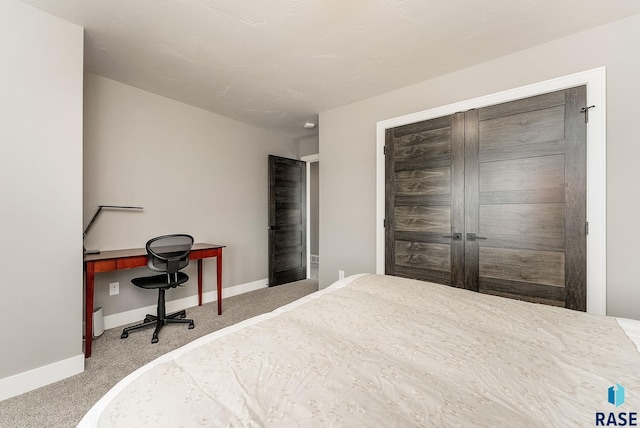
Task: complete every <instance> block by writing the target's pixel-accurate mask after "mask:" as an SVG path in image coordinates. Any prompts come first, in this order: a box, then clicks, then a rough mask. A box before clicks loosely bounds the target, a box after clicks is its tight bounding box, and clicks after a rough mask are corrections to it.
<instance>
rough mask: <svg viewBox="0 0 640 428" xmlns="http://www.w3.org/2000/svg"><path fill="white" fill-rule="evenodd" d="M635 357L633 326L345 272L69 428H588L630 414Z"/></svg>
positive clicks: (180, 355)
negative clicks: (613, 394) (613, 395)
mask: <svg viewBox="0 0 640 428" xmlns="http://www.w3.org/2000/svg"><path fill="white" fill-rule="evenodd" d="M632 339H635V342H634V341H633V340H632ZM639 349H640V322H638V321H633V320H625V319H622V320H616V319H615V318H612V317H605V316H596V315H591V314H586V313H582V312H576V311H570V310H567V309H563V308H556V307H551V306H544V305H539V304H533V303H527V302H520V301H516V300H510V299H505V298H501V297H496V296H489V295H482V294H479V293H473V292H470V291H467V290H461V289H456V288H452V287H447V286H443V285H439V284H433V283H425V282H422V281H414V280H409V279H403V278H397V277H390V276H384V275H369V274H366V275H356V276H352V277H349V278H346V279H344V280H341V281H338V282H337V283H335V284H333V285H332V286H330V287H328V288H326V289H324V290H321V291H319V292H317V293H314V294H312V295H309V296H306V297H304V298H302V299H300V300H298V301H296V302H294V303H292V304H290V305H287V306H284V307H282V308H279V309H277V310H276V311H274V312H272V313H269V314H264V315H260V316H258V317H255V318H252V319H250V320H246V321H244V322H241V323H239V324H236V325H234V326H230V327H227V328H225V329H223V330H220V331H217V332H214V333H212V334H210V335H208V336H205V337H202V338H200V339H198V340H196V341H194V342H192V343H190V344H188V345H186V346H184V347H182V348H180V349H177V350H175V351H172V352H170V353H168V354H166V355H164V356H162V357H160V358H158V359H157V360H155V361H153V362H151V363H149V364H147V365H145V366H143V367H141V368H140V369H139V370H137V371H135V372H134V373H132V374H131V375H129V376H127V377H126V378H125V379H123V380H122V381H121V382H119V383H118V384H117V385H116V386H114V388H113V389H111V390H110V391H109V392H108V393H107V394H106V395H105V396H104V397H103V398H102V399H101V400H100V401H99V402H98V403H96V405H95V406H94V407H93V408H92V409H91V410H90V411H89V412H88V413H87V414H86V415H85V417H84V418H83V419H82V421H81V422H80V425H79V426H80V427H94V426H98V427H132V426H135V427H176V426H185V427H193V426H205V427H218V426H248V427H258V426H273V427H283V426H284V427H286V426H372V425H375V426H403V427H404V426H439V427H447V426H479V427H502V426H504V427H507V426H509V427H513V426H564V427H566V426H594V424H595V420H596V419H595V418H596V417H597V414H598V413H606V414H607V415H608V414H609V412H622V411H626V412H631V411H636V412H638V411H640V398H638V397H640V376H638V374H639V373H640V352H639ZM620 386H622V387H623V388H624V390H626V391H627V394H626V395H625V400H624V403H623V404H621V406H620V407H617V406H616V405H615V404H611V403H610V402H609V399H610V394H609V390H610V389H612V388H613V390H614V391H621V390H620ZM634 391H635V393H634ZM618 394H620V392H618ZM619 397H621V395H619ZM616 404H620V402H619V401H618V403H616Z"/></svg>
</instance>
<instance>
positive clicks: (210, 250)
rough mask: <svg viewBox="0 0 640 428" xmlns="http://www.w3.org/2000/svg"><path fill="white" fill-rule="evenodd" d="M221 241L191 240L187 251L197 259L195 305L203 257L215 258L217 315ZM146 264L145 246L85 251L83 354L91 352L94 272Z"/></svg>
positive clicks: (220, 275)
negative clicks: (199, 241)
mask: <svg viewBox="0 0 640 428" xmlns="http://www.w3.org/2000/svg"><path fill="white" fill-rule="evenodd" d="M224 247H225V246H224V245H216V244H194V245H193V247H192V248H191V253H190V254H189V260H197V261H198V305H199V306H202V259H206V258H209V257H215V258H216V265H217V272H216V276H217V280H218V281H217V283H218V315H221V314H222V249H223V248H224ZM143 266H147V250H146V249H144V248H132V249H127V250H113V251H102V252H100V253H99V254H85V256H84V270H85V272H86V275H87V277H86V281H85V286H84V287H85V296H86V297H85V321H86V322H85V324H86V328H85V333H84V335H85V345H84V357H85V358H89V357H90V356H91V341H92V339H93V292H94V285H95V274H96V273H100V272H111V271H114V270H122V269H132V268H137V267H143Z"/></svg>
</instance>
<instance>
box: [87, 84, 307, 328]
mask: <svg viewBox="0 0 640 428" xmlns="http://www.w3.org/2000/svg"><path fill="white" fill-rule="evenodd" d="M84 137H85V138H84V224H85V225H86V224H87V223H88V222H89V220H90V219H91V216H92V215H93V212H94V211H95V209H96V207H97V206H98V205H100V204H115V205H140V206H143V207H144V211H143V212H125V211H103V213H102V214H101V216H100V218H99V219H98V221H97V222H96V223H95V226H94V228H93V229H92V230H91V231H90V232H89V234H88V235H87V238H86V239H85V245H86V247H87V248H89V249H101V250H107V249H118V248H131V247H143V246H144V244H145V242H146V241H147V240H148V239H149V238H152V237H154V236H157V235H162V234H166V233H189V234H192V235H193V236H194V237H195V239H196V241H198V242H209V243H214V244H222V245H226V246H227V248H225V249H224V251H223V286H224V287H225V288H228V287H231V286H236V285H241V284H247V283H251V282H255V281H259V280H266V278H267V265H268V257H267V237H268V235H267V214H268V207H267V203H268V201H267V195H268V175H267V157H268V155H269V154H274V155H278V156H284V157H290V158H296V159H297V158H298V143H297V142H296V141H295V140H294V139H291V138H288V137H285V136H282V135H280V134H275V133H269V132H267V131H264V130H263V129H260V128H256V127H253V126H249V125H246V124H243V123H240V122H237V121H234V120H231V119H227V118H225V117H222V116H219V115H216V114H213V113H211V112H208V111H205V110H201V109H199V108H195V107H192V106H189V105H186V104H183V103H180V102H177V101H174V100H171V99H168V98H164V97H161V96H158V95H155V94H152V93H150V92H146V91H143V90H140V89H136V88H133V87H131V86H127V85H124V84H122V83H119V82H115V81H113V80H109V79H106V78H104V77H100V76H96V75H93V74H86V75H85V133H84ZM192 265H193V266H189V268H188V269H189V270H187V273H188V274H190V276H191V277H192V279H191V280H190V281H189V283H187V285H186V286H185V287H182V288H180V289H176V290H172V291H171V292H170V293H168V294H167V300H175V299H177V298H181V297H185V296H192V295H195V294H196V292H197V290H196V288H197V287H196V285H197V283H196V273H195V263H192ZM147 274H148V270H147V269H146V268H140V269H132V270H128V271H119V272H112V273H104V274H98V275H96V287H95V288H96V295H95V298H96V301H95V306H96V307H98V306H102V308H103V311H104V314H105V316H109V315H112V314H114V313H119V312H122V311H128V310H133V309H135V308H139V307H143V306H153V305H155V303H156V299H157V295H156V293H151V292H149V291H148V290H141V289H138V288H136V287H134V286H132V285H131V283H130V280H131V278H132V277H135V276H143V275H147ZM214 278H215V260H214V259H209V260H205V261H204V292H212V291H214V290H215V281H214ZM115 281H118V282H120V294H119V295H117V296H109V295H108V283H109V282H115ZM265 284H266V282H265Z"/></svg>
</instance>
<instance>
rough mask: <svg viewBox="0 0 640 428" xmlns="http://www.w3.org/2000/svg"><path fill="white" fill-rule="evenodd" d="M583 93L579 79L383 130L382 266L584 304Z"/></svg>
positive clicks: (462, 284) (543, 300) (490, 290)
mask: <svg viewBox="0 0 640 428" xmlns="http://www.w3.org/2000/svg"><path fill="white" fill-rule="evenodd" d="M585 104H586V87H584V86H582V87H577V88H571V89H567V90H562V91H556V92H553V93H549V94H542V95H538V96H534V97H530V98H527V99H522V100H517V101H512V102H508V103H503V104H499V105H494V106H488V107H483V108H480V109H473V110H469V111H466V112H463V113H456V114H455V115H452V116H447V117H442V118H437V119H432V120H428V121H424V122H420V123H415V124H411V125H406V126H402V127H398V128H394V129H389V130H387V153H386V156H387V157H386V175H387V177H386V255H385V262H386V272H387V273H388V274H391V275H399V276H407V277H411V278H417V279H424V280H429V281H434V282H439V283H443V284H450V285H454V286H457V287H464V288H467V289H470V290H475V291H480V292H483V293H490V294H497V295H501V296H505V297H510V298H517V299H523V300H528V301H533V302H539V303H545V304H551V305H557V306H565V307H568V308H572V309H577V310H583V311H584V310H586V232H585V224H586V126H585V123H584V115H583V114H582V113H581V112H580V110H581V108H582V107H585ZM458 236H460V237H461V238H462V239H456V238H458Z"/></svg>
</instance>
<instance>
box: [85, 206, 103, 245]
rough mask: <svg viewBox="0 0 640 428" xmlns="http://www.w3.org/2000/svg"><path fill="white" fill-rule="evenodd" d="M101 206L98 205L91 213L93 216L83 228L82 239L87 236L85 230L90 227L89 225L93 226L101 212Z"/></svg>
mask: <svg viewBox="0 0 640 428" xmlns="http://www.w3.org/2000/svg"><path fill="white" fill-rule="evenodd" d="M102 208H104V205H98V209H97V210H96V213H95V214H94V215H93V217H92V218H91V221H90V222H89V224H88V225H87V228H86V229H85V230H84V233H83V234H82V239H84V237H85V236H87V232H89V229H91V226H93V223H95V222H96V219H97V218H98V216H99V215H100V213H101V212H102Z"/></svg>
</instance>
